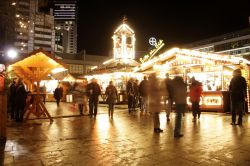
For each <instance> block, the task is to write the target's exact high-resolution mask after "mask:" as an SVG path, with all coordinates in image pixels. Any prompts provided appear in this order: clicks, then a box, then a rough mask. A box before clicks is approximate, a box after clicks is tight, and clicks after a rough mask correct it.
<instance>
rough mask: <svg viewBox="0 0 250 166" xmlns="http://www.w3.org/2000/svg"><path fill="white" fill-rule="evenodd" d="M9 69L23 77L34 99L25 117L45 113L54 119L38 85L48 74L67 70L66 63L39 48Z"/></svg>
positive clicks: (30, 102) (28, 105)
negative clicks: (42, 98)
mask: <svg viewBox="0 0 250 166" xmlns="http://www.w3.org/2000/svg"><path fill="white" fill-rule="evenodd" d="M8 70H12V71H14V73H15V74H16V75H17V76H18V77H20V78H23V80H24V82H25V85H26V86H27V90H29V91H30V92H31V93H29V97H30V98H31V99H32V100H29V102H28V103H27V106H26V108H25V110H26V111H25V117H24V119H25V120H26V119H28V118H29V116H30V115H31V114H33V115H35V116H36V117H40V116H41V115H44V116H45V117H46V118H49V119H50V121H53V119H52V117H51V116H50V114H49V112H48V111H47V109H46V107H45V106H44V104H43V102H42V100H41V95H42V93H41V92H40V90H39V88H36V86H37V87H39V85H40V82H41V80H45V79H48V75H50V74H51V73H57V72H62V71H66V70H67V67H66V65H65V64H63V63H62V62H60V61H59V60H58V59H55V58H54V57H52V55H51V54H49V53H47V52H45V51H43V50H42V49H38V50H36V51H33V52H32V53H30V54H28V55H27V56H25V57H24V58H23V59H22V60H20V61H18V62H15V63H13V64H12V65H10V66H9V68H8Z"/></svg>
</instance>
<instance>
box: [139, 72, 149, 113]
mask: <svg viewBox="0 0 250 166" xmlns="http://www.w3.org/2000/svg"><path fill="white" fill-rule="evenodd" d="M139 95H140V101H141V102H140V103H141V104H140V108H141V113H143V112H145V113H147V111H148V80H147V77H146V76H144V77H143V80H142V81H141V83H140V84H139Z"/></svg>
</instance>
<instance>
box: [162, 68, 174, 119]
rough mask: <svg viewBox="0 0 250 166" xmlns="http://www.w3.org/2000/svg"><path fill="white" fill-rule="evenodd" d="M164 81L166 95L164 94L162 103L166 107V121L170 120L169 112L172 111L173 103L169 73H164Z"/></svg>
mask: <svg viewBox="0 0 250 166" xmlns="http://www.w3.org/2000/svg"><path fill="white" fill-rule="evenodd" d="M164 83H165V91H166V95H165V96H164V105H165V109H166V117H167V121H170V118H169V117H170V113H171V111H172V105H173V88H172V85H171V83H172V80H171V79H170V78H169V74H168V73H166V79H165V80H164Z"/></svg>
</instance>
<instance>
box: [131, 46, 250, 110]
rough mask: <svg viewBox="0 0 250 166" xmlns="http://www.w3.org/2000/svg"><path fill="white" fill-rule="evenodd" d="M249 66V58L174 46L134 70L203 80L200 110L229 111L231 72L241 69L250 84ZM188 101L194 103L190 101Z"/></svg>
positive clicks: (188, 81)
mask: <svg viewBox="0 0 250 166" xmlns="http://www.w3.org/2000/svg"><path fill="white" fill-rule="evenodd" d="M249 65H250V61H248V60H246V59H244V58H241V57H235V56H228V55H220V54H213V53H206V52H199V51H195V50H188V49H180V48H173V49H170V50H168V51H166V52H163V53H162V54H160V55H158V56H155V57H154V58H152V59H150V60H148V61H146V62H144V63H142V64H141V65H140V66H139V67H137V68H135V70H134V71H136V72H141V73H145V74H149V73H151V72H157V74H158V76H159V77H161V78H165V74H166V73H169V74H170V77H172V78H173V77H174V76H175V75H179V76H182V77H183V78H184V80H185V82H186V83H187V84H189V83H190V78H192V77H195V79H196V80H198V81H200V82H201V83H202V85H203V90H204V92H203V95H202V99H201V103H200V104H201V109H202V110H209V111H218V112H229V111H230V96H229V92H228V86H229V83H230V80H231V78H232V72H233V70H234V69H237V68H240V69H242V72H243V76H244V77H245V78H246V80H247V82H248V86H249ZM188 98H189V97H188ZM248 99H249V95H248ZM187 101H189V99H187ZM248 103H249V102H248ZM188 104H189V106H190V105H191V103H190V102H188Z"/></svg>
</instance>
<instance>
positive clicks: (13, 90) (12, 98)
mask: <svg viewBox="0 0 250 166" xmlns="http://www.w3.org/2000/svg"><path fill="white" fill-rule="evenodd" d="M16 89H17V82H16V79H13V82H12V83H11V85H10V87H9V100H8V101H9V109H10V117H11V119H15V107H16V106H15V96H16Z"/></svg>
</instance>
